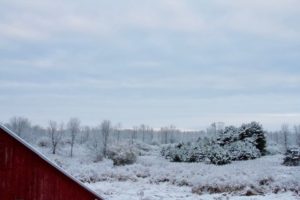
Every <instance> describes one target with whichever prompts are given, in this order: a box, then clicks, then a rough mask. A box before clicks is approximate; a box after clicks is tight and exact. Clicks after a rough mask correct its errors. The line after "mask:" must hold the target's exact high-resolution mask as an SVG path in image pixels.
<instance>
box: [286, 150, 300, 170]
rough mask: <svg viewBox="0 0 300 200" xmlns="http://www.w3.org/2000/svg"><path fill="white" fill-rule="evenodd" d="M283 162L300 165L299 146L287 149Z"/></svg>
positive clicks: (289, 164)
mask: <svg viewBox="0 0 300 200" xmlns="http://www.w3.org/2000/svg"><path fill="white" fill-rule="evenodd" d="M283 164H284V165H286V166H300V148H296V147H295V148H291V149H288V150H287V152H286V153H285V158H284V161H283Z"/></svg>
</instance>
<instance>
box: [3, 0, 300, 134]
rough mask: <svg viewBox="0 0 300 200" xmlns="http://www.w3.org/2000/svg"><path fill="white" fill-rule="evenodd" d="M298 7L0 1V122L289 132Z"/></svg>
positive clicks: (297, 88) (295, 113) (272, 1)
mask: <svg viewBox="0 0 300 200" xmlns="http://www.w3.org/2000/svg"><path fill="white" fill-rule="evenodd" d="M299 24H300V1H299V0H265V1H261V0H251V1H241V0H211V1H199V0H142V1H141V0H105V1H104V0H85V1H82V0H43V1H40V0H35V1H33V0H24V1H22V0H1V1H0V110H1V112H0V121H8V119H9V118H10V117H12V116H15V115H16V116H25V117H28V118H30V119H31V121H32V122H34V123H39V124H42V125H46V124H47V122H48V120H50V119H53V120H57V121H60V120H64V121H66V120H68V119H69V118H70V117H73V116H77V117H79V118H80V119H81V120H82V123H83V124H88V125H97V124H99V123H100V121H102V120H103V119H110V120H112V122H114V123H117V122H121V123H122V125H123V127H132V126H133V125H139V124H141V123H145V124H149V125H151V126H153V127H160V126H164V125H169V124H174V125H176V126H177V127H178V128H183V129H198V128H204V127H206V126H207V125H209V124H210V123H211V122H213V121H223V122H225V123H226V124H240V123H242V122H248V121H252V120H256V121H260V122H261V123H263V125H264V126H265V127H266V128H268V129H276V128H279V127H280V125H281V123H284V122H288V123H290V124H293V123H299V124H300V25H299Z"/></svg>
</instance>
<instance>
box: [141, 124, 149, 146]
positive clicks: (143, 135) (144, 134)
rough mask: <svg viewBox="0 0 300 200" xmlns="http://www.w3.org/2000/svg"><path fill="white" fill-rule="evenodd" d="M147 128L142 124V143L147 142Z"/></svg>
mask: <svg viewBox="0 0 300 200" xmlns="http://www.w3.org/2000/svg"><path fill="white" fill-rule="evenodd" d="M146 131H147V126H146V125H145V124H142V125H141V126H140V132H141V133H142V141H143V142H145V136H146Z"/></svg>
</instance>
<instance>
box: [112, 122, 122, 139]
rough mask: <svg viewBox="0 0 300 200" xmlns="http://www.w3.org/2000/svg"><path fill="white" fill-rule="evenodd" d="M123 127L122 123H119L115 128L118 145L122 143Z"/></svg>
mask: <svg viewBox="0 0 300 200" xmlns="http://www.w3.org/2000/svg"><path fill="white" fill-rule="evenodd" d="M121 127H122V125H121V123H118V124H117V125H116V126H115V128H114V133H115V137H116V138H117V143H119V142H120V137H121Z"/></svg>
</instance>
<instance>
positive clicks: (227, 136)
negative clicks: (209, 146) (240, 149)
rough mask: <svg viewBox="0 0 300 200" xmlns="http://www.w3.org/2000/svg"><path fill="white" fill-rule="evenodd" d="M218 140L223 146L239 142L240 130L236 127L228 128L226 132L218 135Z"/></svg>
mask: <svg viewBox="0 0 300 200" xmlns="http://www.w3.org/2000/svg"><path fill="white" fill-rule="evenodd" d="M216 140H217V143H218V144H220V145H221V146H224V145H227V144H231V143H233V142H236V141H238V140H239V129H238V128H236V127H235V126H227V127H225V129H224V132H223V133H221V134H219V135H218V137H217V139H216Z"/></svg>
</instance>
